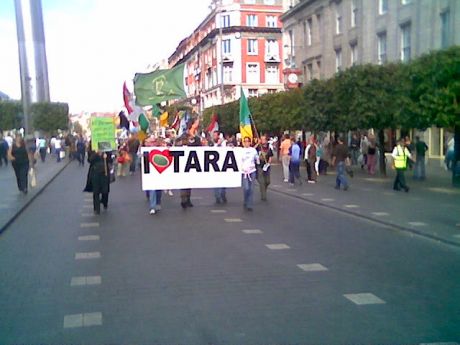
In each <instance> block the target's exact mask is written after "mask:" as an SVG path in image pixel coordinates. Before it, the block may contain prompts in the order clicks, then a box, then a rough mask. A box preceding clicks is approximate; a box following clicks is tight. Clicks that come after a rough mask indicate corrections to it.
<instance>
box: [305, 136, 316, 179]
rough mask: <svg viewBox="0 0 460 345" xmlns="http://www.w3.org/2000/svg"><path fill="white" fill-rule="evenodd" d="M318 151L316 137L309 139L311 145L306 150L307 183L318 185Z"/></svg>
mask: <svg viewBox="0 0 460 345" xmlns="http://www.w3.org/2000/svg"><path fill="white" fill-rule="evenodd" d="M317 150H318V145H317V144H316V139H315V137H314V136H311V137H310V139H309V144H308V145H307V148H306V149H305V157H304V158H305V163H306V165H307V182H308V183H316V177H317V174H316V168H315V165H316V160H317V154H316V153H317Z"/></svg>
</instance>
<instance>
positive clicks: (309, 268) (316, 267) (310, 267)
mask: <svg viewBox="0 0 460 345" xmlns="http://www.w3.org/2000/svg"><path fill="white" fill-rule="evenodd" d="M297 267H299V268H300V269H301V270H303V271H305V272H321V271H328V269H327V268H326V267H324V266H323V265H321V264H300V265H297Z"/></svg>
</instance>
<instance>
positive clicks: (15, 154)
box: [8, 136, 29, 194]
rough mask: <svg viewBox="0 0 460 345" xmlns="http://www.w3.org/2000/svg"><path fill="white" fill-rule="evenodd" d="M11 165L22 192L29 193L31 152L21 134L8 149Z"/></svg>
mask: <svg viewBox="0 0 460 345" xmlns="http://www.w3.org/2000/svg"><path fill="white" fill-rule="evenodd" d="M8 156H9V159H10V161H11V165H12V166H13V169H14V174H15V175H16V182H17V185H18V189H19V191H20V192H22V193H24V194H27V188H28V183H29V182H28V174H29V154H28V152H27V148H26V143H25V141H24V139H23V138H22V137H20V136H16V138H15V139H14V143H13V145H12V147H11V148H10V150H9V151H8Z"/></svg>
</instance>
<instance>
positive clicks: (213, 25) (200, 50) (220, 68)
mask: <svg viewBox="0 0 460 345" xmlns="http://www.w3.org/2000/svg"><path fill="white" fill-rule="evenodd" d="M211 6H212V9H211V12H210V13H209V14H208V16H207V17H206V18H205V19H204V20H203V22H202V23H201V24H200V25H199V26H198V27H197V28H196V29H195V31H194V32H193V33H192V34H191V35H190V36H189V37H187V38H185V39H184V40H182V42H180V43H179V45H178V46H177V48H176V51H175V52H174V53H173V54H172V55H171V56H170V57H169V59H168V63H169V67H170V68H171V67H173V66H175V65H177V64H180V63H185V64H186V69H185V70H186V71H185V84H186V88H187V90H186V91H187V94H188V95H189V100H192V99H195V100H196V102H197V104H198V106H199V109H200V110H203V109H205V108H208V107H211V106H213V105H218V104H222V103H228V102H231V101H234V100H236V99H239V97H240V87H243V89H244V91H245V92H246V95H249V96H258V95H261V94H264V93H268V92H277V91H281V90H284V85H283V62H282V57H283V51H282V49H283V45H282V33H281V22H280V20H279V17H280V16H281V15H282V13H283V5H282V0H214V1H213V3H212V5H211ZM222 91H223V92H222Z"/></svg>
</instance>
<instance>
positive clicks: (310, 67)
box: [307, 63, 313, 80]
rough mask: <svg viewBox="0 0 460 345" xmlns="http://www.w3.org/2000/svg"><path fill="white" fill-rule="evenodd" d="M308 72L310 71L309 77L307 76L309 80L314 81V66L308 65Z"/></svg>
mask: <svg viewBox="0 0 460 345" xmlns="http://www.w3.org/2000/svg"><path fill="white" fill-rule="evenodd" d="M307 71H308V75H307V78H308V80H313V64H311V63H309V64H308V65H307Z"/></svg>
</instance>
